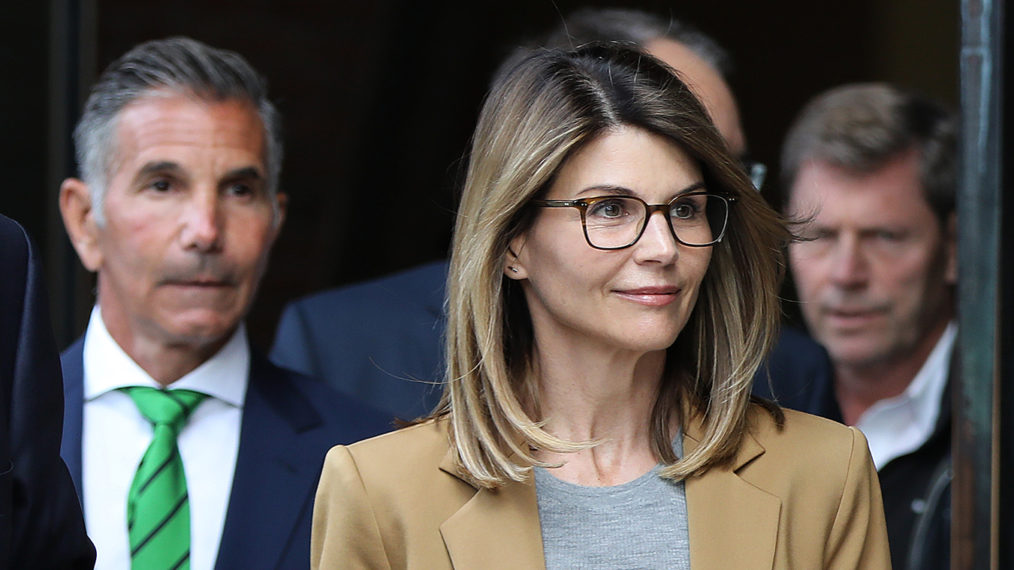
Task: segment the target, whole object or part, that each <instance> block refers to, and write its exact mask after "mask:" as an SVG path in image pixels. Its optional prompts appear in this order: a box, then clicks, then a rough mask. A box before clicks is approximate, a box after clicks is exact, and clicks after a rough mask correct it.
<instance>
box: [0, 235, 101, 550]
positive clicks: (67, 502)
mask: <svg viewBox="0 0 1014 570" xmlns="http://www.w3.org/2000/svg"><path fill="white" fill-rule="evenodd" d="M0 252H2V253H0V273H2V274H3V278H2V279H0V282H2V284H0V392H2V394H0V398H2V402H0V403H2V405H0V415H2V417H0V421H2V424H0V428H2V429H3V432H4V433H3V434H0V440H2V443H0V445H2V446H3V448H2V449H0V452H2V454H3V455H2V461H3V473H2V475H0V489H2V498H0V509H3V512H2V513H0V514H2V524H3V540H5V541H9V542H7V543H6V544H5V545H4V546H5V547H6V548H7V551H6V552H5V553H4V554H5V555H6V560H7V561H9V562H8V565H7V566H6V567H9V568H91V567H93V566H94V564H95V549H94V547H93V546H92V544H91V541H89V540H88V537H87V536H86V534H85V527H84V519H83V517H82V515H81V505H80V502H79V501H78V497H77V493H76V491H75V490H74V486H73V484H72V482H71V478H70V474H69V473H68V471H67V467H66V465H65V464H64V463H63V460H62V459H60V454H59V453H60V438H61V434H62V429H63V388H62V386H63V384H62V376H61V372H60V360H59V355H58V353H57V351H56V345H55V343H54V341H53V336H52V330H51V328H50V326H51V325H50V320H49V313H48V308H47V306H46V296H45V293H44V290H43V286H42V282H41V271H40V268H39V264H38V261H37V259H36V257H35V251H34V249H33V248H32V244H31V242H30V241H29V239H28V236H27V235H26V234H25V233H24V230H23V229H21V227H20V226H18V225H17V224H16V223H14V222H13V221H11V220H9V219H8V218H5V217H3V216H0ZM0 565H2V564H0Z"/></svg>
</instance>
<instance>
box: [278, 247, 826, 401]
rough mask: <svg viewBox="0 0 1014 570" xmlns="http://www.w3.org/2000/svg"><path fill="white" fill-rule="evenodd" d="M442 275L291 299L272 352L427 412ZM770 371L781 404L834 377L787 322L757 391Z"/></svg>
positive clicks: (408, 274) (437, 353)
mask: <svg viewBox="0 0 1014 570" xmlns="http://www.w3.org/2000/svg"><path fill="white" fill-rule="evenodd" d="M446 281H447V262H446V261H437V262H433V263H427V264H425V265H420V266H419V267H415V268H412V269H409V270H407V271H403V272H401V273H396V274H394V275H390V276H387V277H382V278H380V279H376V280H373V281H366V282H364V283H358V284H356V285H350V286H348V287H341V288H338V289H333V290H330V291H324V292H321V293H316V294H314V295H311V296H309V297H305V298H303V299H299V300H296V301H293V302H292V303H290V304H289V305H288V306H287V307H286V308H285V311H284V312H283V313H282V319H281V322H280V323H279V325H278V332H277V334H276V335H275V344H274V347H273V348H272V350H271V359H272V360H274V361H275V362H276V363H277V364H279V365H280V366H285V367H286V368H291V369H293V370H298V371H300V372H303V373H304V374H309V375H310V376H315V377H318V378H323V379H324V380H325V381H327V382H328V383H329V384H331V385H332V386H334V387H336V388H338V389H339V390H341V391H343V392H346V393H348V394H352V395H354V396H356V397H358V398H361V399H363V400H365V401H367V402H369V403H370V404H372V405H373V406H375V407H377V408H380V409H382V410H386V411H388V412H389V413H390V414H391V415H393V416H397V417H400V418H403V419H411V418H416V417H418V416H421V415H424V414H426V413H428V412H430V411H431V410H433V408H434V406H435V405H436V403H437V401H438V400H439V399H440V393H441V390H442V388H441V386H439V385H435V384H434V382H427V381H430V380H439V379H441V378H442V374H441V370H442V368H443V360H442V355H443V341H442V339H443V333H444V327H445V325H446V320H445V317H444V289H445V283H446ZM769 370H770V373H771V376H772V377H774V378H778V379H779V381H780V382H783V383H787V384H788V385H790V386H793V387H799V389H798V390H794V391H792V393H791V394H781V393H780V394H779V396H781V397H782V399H781V402H782V404H783V405H786V406H787V407H790V408H794V409H803V410H807V409H808V408H807V406H805V405H801V404H806V403H807V402H801V401H800V398H809V397H811V396H813V394H812V392H811V391H809V390H808V389H807V388H808V387H809V386H812V385H817V386H820V385H823V383H824V382H825V381H826V380H828V379H830V376H831V369H830V364H829V361H828V358H827V353H826V352H825V351H824V349H823V348H822V347H821V346H820V345H819V344H817V343H816V342H814V341H813V340H811V339H810V337H809V336H807V335H806V334H804V333H802V332H799V331H797V330H795V329H792V328H786V329H784V330H783V331H782V334H781V336H780V337H779V340H778V344H777V345H776V347H775V349H774V351H773V352H772V353H771V356H770V357H769V358H768V361H767V365H766V366H765V367H762V368H761V370H760V371H758V372H757V376H756V377H755V378H754V384H755V386H757V388H756V389H755V391H756V392H757V393H758V394H760V395H767V396H771V391H770V389H769V388H768V387H769V386H770V383H769V381H768V371H769ZM420 380H423V381H420ZM780 385H784V384H780ZM839 421H841V420H840V418H839Z"/></svg>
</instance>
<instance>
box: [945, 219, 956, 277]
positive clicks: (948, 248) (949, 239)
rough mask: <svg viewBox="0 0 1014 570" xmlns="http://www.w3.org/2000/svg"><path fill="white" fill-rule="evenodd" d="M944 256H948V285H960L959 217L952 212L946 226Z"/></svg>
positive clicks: (946, 267) (946, 274) (946, 269)
mask: <svg viewBox="0 0 1014 570" xmlns="http://www.w3.org/2000/svg"><path fill="white" fill-rule="evenodd" d="M944 255H946V256H947V258H946V263H947V265H946V266H945V270H944V280H945V281H946V282H947V284H948V285H957V284H958V216H957V214H956V213H955V212H951V213H950V215H948V216H947V223H946V224H945V225H944Z"/></svg>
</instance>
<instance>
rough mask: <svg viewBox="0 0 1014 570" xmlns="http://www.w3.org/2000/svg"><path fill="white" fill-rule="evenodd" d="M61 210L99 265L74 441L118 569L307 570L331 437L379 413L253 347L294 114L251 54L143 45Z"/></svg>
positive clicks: (103, 92)
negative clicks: (278, 103)
mask: <svg viewBox="0 0 1014 570" xmlns="http://www.w3.org/2000/svg"><path fill="white" fill-rule="evenodd" d="M75 145H76V149H77V154H78V162H79V165H80V173H81V177H80V178H70V179H67V180H65V181H64V182H63V185H62V186H61V188H60V210H61V213H62V215H63V220H64V224H65V226H66V229H67V233H68V234H69V236H70V239H71V241H72V243H73V245H74V248H75V249H76V250H77V253H78V255H79V257H80V258H81V262H82V263H83V264H84V266H85V267H86V268H87V269H89V270H90V271H94V272H96V273H97V295H98V297H97V300H96V304H95V308H94V309H93V311H92V314H91V319H90V321H89V323H88V329H87V331H86V332H85V334H84V337H83V338H82V339H80V340H78V341H77V342H75V343H74V344H73V345H72V346H71V347H70V348H68V349H67V350H66V351H65V352H64V354H63V369H64V382H65V396H66V397H65V401H66V403H65V405H66V421H65V428H64V430H65V432H64V439H63V445H62V455H63V457H64V459H65V461H66V462H67V464H68V466H69V468H70V471H71V473H72V476H73V478H74V480H75V483H76V485H77V487H78V492H79V494H80V496H81V498H82V502H83V507H84V514H85V524H86V526H87V529H88V532H89V534H90V536H91V537H92V539H93V541H94V542H95V545H96V549H97V553H98V559H97V567H99V568H128V567H132V568H135V569H139V568H145V569H148V568H177V567H179V568H187V567H190V568H195V569H207V568H212V567H217V568H305V567H307V566H308V565H309V540H310V539H309V536H310V534H309V533H310V515H311V510H312V502H313V493H314V489H315V488H316V485H317V479H318V475H319V473H320V468H321V465H322V463H323V456H324V453H325V451H326V450H327V449H328V448H329V447H331V446H332V445H334V444H335V443H337V442H352V441H356V440H358V439H362V438H364V437H367V436H370V435H374V434H377V433H380V432H382V431H385V430H386V429H387V427H388V426H387V420H386V418H385V417H384V416H382V415H380V414H379V413H378V412H375V411H374V410H372V409H370V408H368V407H366V406H364V405H361V404H359V403H358V402H355V401H352V400H350V399H348V398H346V397H344V396H341V395H339V394H337V393H336V392H333V391H332V390H331V389H329V388H328V387H327V386H325V385H324V384H323V383H320V382H317V381H315V380H311V379H309V378H307V377H303V376H300V375H297V374H295V373H292V372H289V371H286V370H284V369H281V368H278V367H276V366H274V365H272V364H270V363H269V362H268V361H267V360H266V359H265V358H264V357H262V356H261V355H260V354H259V353H258V352H257V351H255V350H252V349H251V347H250V345H249V343H248V341H247V334H246V331H245V329H244V326H243V322H242V321H243V317H244V315H245V314H246V312H247V310H248V309H249V308H250V304H251V302H252V301H253V298H254V294H255V292H256V289H257V285H258V283H259V281H260V279H261V276H262V275H263V274H264V271H265V268H266V266H267V260H268V253H269V251H270V249H271V245H272V244H273V243H274V241H275V238H276V237H277V236H278V232H279V230H280V228H281V225H282V221H283V219H284V214H285V204H286V196H285V195H284V194H281V193H279V192H278V190H277V187H278V175H279V169H280V166H281V155H282V142H281V138H280V135H279V119H278V116H277V113H276V111H275V109H274V107H273V106H272V104H271V103H270V102H269V101H268V99H267V93H266V87H265V84H264V82H263V80H262V79H261V77H260V76H259V75H258V74H257V73H256V72H255V71H254V70H253V69H252V68H251V67H250V65H249V64H248V63H247V62H246V61H245V60H244V59H243V58H242V57H240V56H239V55H237V54H235V53H233V52H229V51H223V50H219V49H215V48H211V47H208V46H206V45H203V44H201V43H199V42H196V41H193V40H190V39H186V38H173V39H167V40H160V41H152V42H147V43H144V44H141V45H139V46H137V47H135V48H134V49H132V50H131V51H130V52H128V53H127V54H126V55H124V56H123V57H121V58H120V59H119V60H117V61H115V62H113V63H112V64H111V65H110V67H109V68H108V69H106V71H105V72H103V74H102V75H101V77H100V78H99V80H98V82H97V83H96V85H95V86H94V87H93V89H92V92H91V95H90V96H89V98H88V101H87V103H86V104H85V109H84V113H83V114H82V117H81V120H80V122H79V124H78V126H77V129H76V131H75Z"/></svg>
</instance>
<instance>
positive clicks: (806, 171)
mask: <svg viewBox="0 0 1014 570" xmlns="http://www.w3.org/2000/svg"><path fill="white" fill-rule="evenodd" d="M789 205H790V209H791V210H793V213H794V214H796V215H800V214H802V213H805V214H806V215H812V216H814V219H815V221H818V222H821V221H830V220H832V219H838V220H850V221H864V222H868V223H873V224H876V223H881V222H882V223H906V222H911V221H913V220H922V219H926V217H927V216H930V217H933V212H932V210H931V208H930V205H929V202H928V201H927V199H926V194H925V192H924V190H923V188H922V184H921V180H920V177H919V172H918V161H917V160H914V159H913V160H909V159H908V158H907V157H905V158H900V159H897V160H892V161H889V162H888V163H887V164H885V165H884V166H883V167H881V168H879V169H877V170H875V171H873V172H870V173H857V172H854V171H851V170H849V169H847V168H845V167H842V166H838V165H835V164H832V163H829V162H824V161H820V160H808V161H806V162H804V163H803V165H802V166H801V167H800V168H799V171H798V174H797V176H796V179H795V181H794V182H793V184H792V188H791V192H790V199H789Z"/></svg>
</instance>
